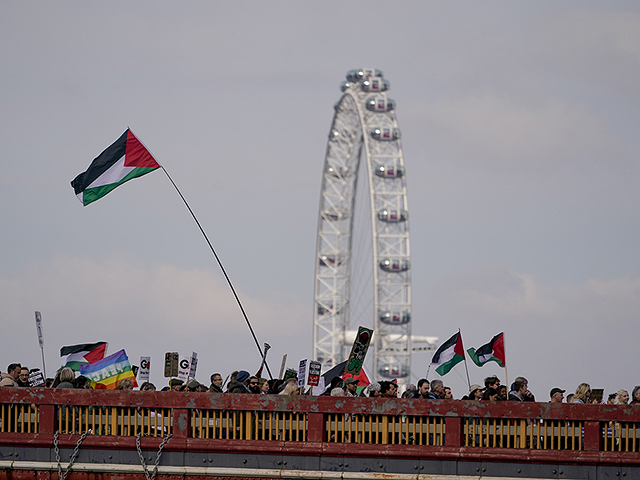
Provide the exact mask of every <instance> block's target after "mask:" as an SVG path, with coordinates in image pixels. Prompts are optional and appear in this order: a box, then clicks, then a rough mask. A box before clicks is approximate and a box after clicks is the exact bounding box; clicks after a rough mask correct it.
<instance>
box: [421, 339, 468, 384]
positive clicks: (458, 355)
mask: <svg viewBox="0 0 640 480" xmlns="http://www.w3.org/2000/svg"><path fill="white" fill-rule="evenodd" d="M463 360H464V347H463V346H462V335H460V332H458V333H456V334H455V335H454V336H453V337H451V338H450V339H449V340H447V341H446V342H444V343H443V344H442V345H440V348H438V350H436V353H435V354H434V355H433V358H432V359H431V364H430V365H429V368H431V367H435V369H436V372H438V374H439V375H443V376H444V375H446V374H447V373H449V371H450V370H451V369H452V368H453V367H455V366H456V365H457V364H458V363H460V362H461V361H463Z"/></svg>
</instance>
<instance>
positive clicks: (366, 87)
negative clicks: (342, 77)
mask: <svg viewBox="0 0 640 480" xmlns="http://www.w3.org/2000/svg"><path fill="white" fill-rule="evenodd" d="M360 86H361V88H362V90H363V91H364V92H385V91H387V90H389V88H390V87H391V84H390V83H389V80H386V79H384V78H382V77H370V78H366V79H364V80H362V81H361V82H360Z"/></svg>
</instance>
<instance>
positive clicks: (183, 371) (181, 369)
mask: <svg viewBox="0 0 640 480" xmlns="http://www.w3.org/2000/svg"><path fill="white" fill-rule="evenodd" d="M190 370H191V359H190V358H188V357H180V362H178V379H179V380H182V381H183V382H186V381H187V378H188V377H189V371H190Z"/></svg>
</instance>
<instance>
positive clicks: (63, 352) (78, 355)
mask: <svg viewBox="0 0 640 480" xmlns="http://www.w3.org/2000/svg"><path fill="white" fill-rule="evenodd" d="M107 345H108V344H107V342H98V343H82V344H80V345H71V346H68V347H62V348H61V349H60V359H61V361H62V366H63V367H70V368H71V369H73V370H75V371H76V372H78V371H80V366H81V365H86V364H88V363H94V362H97V361H98V360H101V359H103V358H104V354H105V353H106V352H107Z"/></svg>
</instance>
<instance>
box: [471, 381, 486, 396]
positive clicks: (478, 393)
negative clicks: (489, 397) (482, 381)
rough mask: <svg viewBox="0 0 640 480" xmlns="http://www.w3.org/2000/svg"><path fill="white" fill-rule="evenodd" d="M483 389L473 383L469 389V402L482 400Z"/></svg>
mask: <svg viewBox="0 0 640 480" xmlns="http://www.w3.org/2000/svg"><path fill="white" fill-rule="evenodd" d="M483 390H484V389H483V388H482V387H481V386H480V385H478V384H477V383H474V384H473V385H471V386H470V387H469V400H482V393H483Z"/></svg>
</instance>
